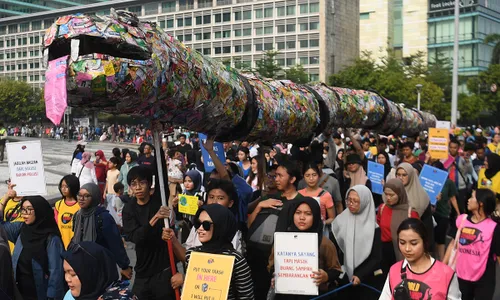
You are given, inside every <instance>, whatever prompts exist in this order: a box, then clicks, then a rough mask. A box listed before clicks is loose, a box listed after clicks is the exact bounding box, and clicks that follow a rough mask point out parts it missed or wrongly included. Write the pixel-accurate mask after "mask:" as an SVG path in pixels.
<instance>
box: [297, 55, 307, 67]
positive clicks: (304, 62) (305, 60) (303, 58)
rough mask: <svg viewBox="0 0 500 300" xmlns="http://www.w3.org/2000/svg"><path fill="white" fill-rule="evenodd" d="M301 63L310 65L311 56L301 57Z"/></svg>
mask: <svg viewBox="0 0 500 300" xmlns="http://www.w3.org/2000/svg"><path fill="white" fill-rule="evenodd" d="M299 64H301V65H303V66H304V65H308V64H309V57H299Z"/></svg>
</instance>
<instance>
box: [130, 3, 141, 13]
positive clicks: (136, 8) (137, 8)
mask: <svg viewBox="0 0 500 300" xmlns="http://www.w3.org/2000/svg"><path fill="white" fill-rule="evenodd" d="M128 11H129V12H133V13H135V14H136V15H138V16H141V15H142V7H141V6H140V5H138V6H132V7H129V8H128Z"/></svg>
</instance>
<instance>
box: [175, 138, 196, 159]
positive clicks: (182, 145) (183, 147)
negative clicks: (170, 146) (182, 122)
mask: <svg viewBox="0 0 500 300" xmlns="http://www.w3.org/2000/svg"><path fill="white" fill-rule="evenodd" d="M179 142H181V143H180V144H179V145H177V150H179V152H180V153H181V154H182V155H183V156H186V153H187V152H188V151H189V150H193V147H191V145H189V144H186V135H185V134H181V135H179Z"/></svg>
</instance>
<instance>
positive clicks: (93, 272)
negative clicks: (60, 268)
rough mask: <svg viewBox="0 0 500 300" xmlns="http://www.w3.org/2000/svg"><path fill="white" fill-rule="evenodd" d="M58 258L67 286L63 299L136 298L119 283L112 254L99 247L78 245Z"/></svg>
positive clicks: (125, 284)
mask: <svg viewBox="0 0 500 300" xmlns="http://www.w3.org/2000/svg"><path fill="white" fill-rule="evenodd" d="M61 256H62V258H63V259H64V279H65V280H66V283H67V284H68V287H69V290H68V292H67V293H66V295H65V296H64V300H75V299H89V300H90V299H92V300H94V299H120V300H129V299H130V300H132V299H137V298H136V297H135V296H134V295H133V294H132V292H131V291H129V290H128V289H127V287H128V284H127V283H126V282H121V281H119V280H118V271H117V269H116V264H115V260H114V258H113V253H111V252H110V251H109V250H108V249H106V248H104V247H102V246H101V245H98V244H96V243H93V242H81V243H79V244H76V245H75V247H74V248H73V249H72V250H71V251H65V252H63V253H62V255H61Z"/></svg>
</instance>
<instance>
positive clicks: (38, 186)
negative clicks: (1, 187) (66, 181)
mask: <svg viewBox="0 0 500 300" xmlns="http://www.w3.org/2000/svg"><path fill="white" fill-rule="evenodd" d="M6 149H7V155H8V157H9V175H10V181H11V182H12V183H13V184H15V185H16V187H15V188H14V189H15V190H16V193H17V195H18V196H35V195H38V196H45V195H47V186H46V184H45V171H44V167H43V156H42V144H41V142H40V140H37V141H26V142H16V143H7V144H6Z"/></svg>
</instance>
